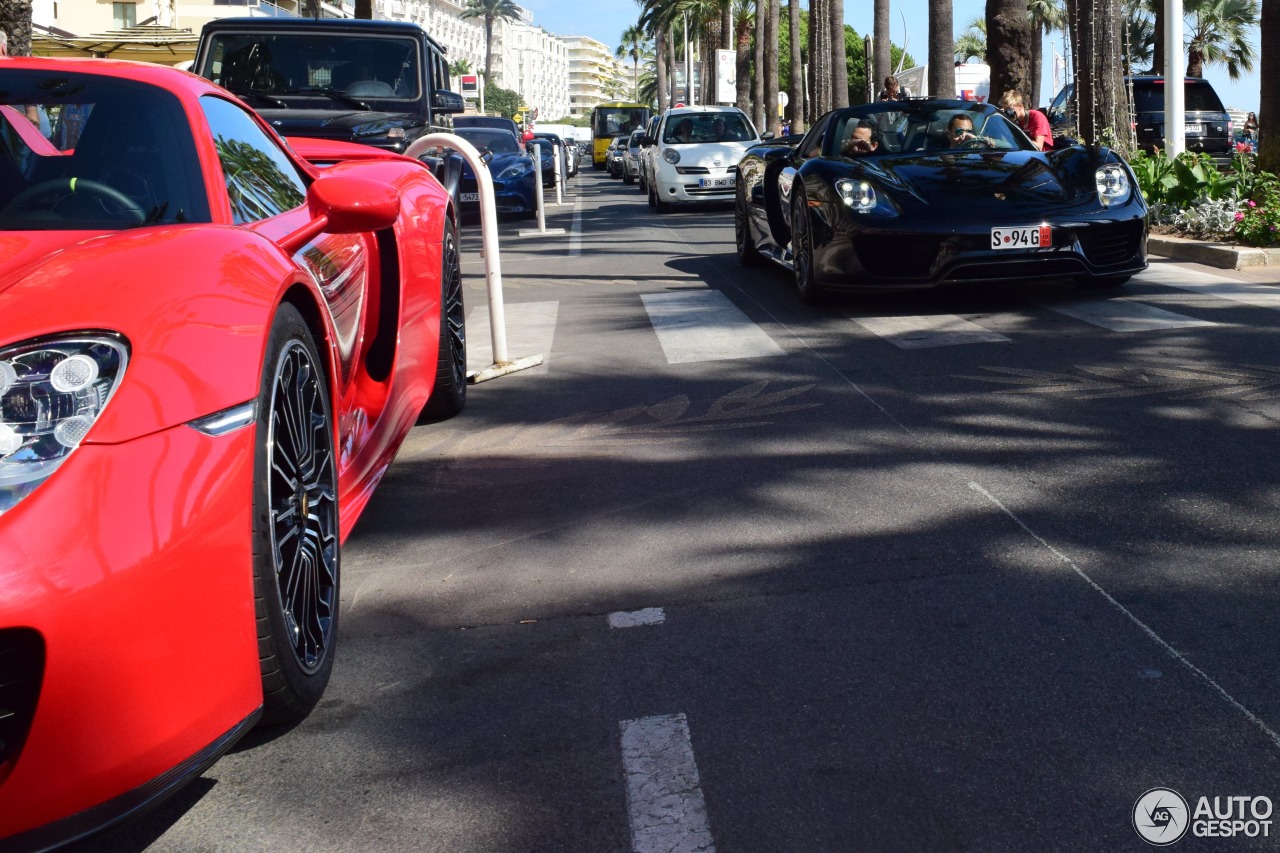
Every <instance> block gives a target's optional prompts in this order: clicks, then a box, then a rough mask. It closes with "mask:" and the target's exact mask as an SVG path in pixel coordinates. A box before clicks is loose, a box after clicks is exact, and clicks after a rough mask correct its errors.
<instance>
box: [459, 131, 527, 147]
mask: <svg viewBox="0 0 1280 853" xmlns="http://www.w3.org/2000/svg"><path fill="white" fill-rule="evenodd" d="M453 132H454V133H456V134H458V136H461V137H462V138H463V139H465V140H467V141H468V142H470V143H471V144H472V145H474V146H475V147H476V148H477V149H478V150H480V151H486V150H487V151H490V152H492V153H494V154H519V153H520V143H518V142H516V138H515V136H513V135H512V134H511V133H510V132H509V131H505V130H498V129H496V128H495V129H489V128H481V127H455V128H454V129H453Z"/></svg>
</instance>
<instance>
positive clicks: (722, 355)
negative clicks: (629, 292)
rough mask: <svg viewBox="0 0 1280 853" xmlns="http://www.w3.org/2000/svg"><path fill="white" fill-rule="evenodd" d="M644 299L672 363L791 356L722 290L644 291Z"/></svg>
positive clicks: (654, 326) (663, 348) (669, 361)
mask: <svg viewBox="0 0 1280 853" xmlns="http://www.w3.org/2000/svg"><path fill="white" fill-rule="evenodd" d="M640 298H641V299H642V300H644V308H645V310H646V311H648V312H649V321H650V322H651V323H653V328H654V331H655V332H657V333H658V343H660V344H661V345H662V352H663V353H664V354H665V355H666V356H667V363H669V364H682V363H686V362H694V361H720V360H724V359H732V358H762V357H764V356H770V355H785V354H786V353H785V351H784V350H783V349H782V347H780V346H778V345H777V344H776V343H774V342H773V338H771V337H769V336H768V335H767V334H765V332H764V330H763V329H761V328H760V327H759V326H757V325H756V324H755V323H753V322H751V320H750V318H748V317H747V315H746V314H743V313H742V311H741V310H740V309H739V308H738V307H737V306H736V305H734V304H733V303H732V302H731V301H730V300H729V297H727V296H725V295H724V294H723V293H721V292H720V291H718V290H703V289H699V290H686V291H678V292H673V293H643V294H641V295H640Z"/></svg>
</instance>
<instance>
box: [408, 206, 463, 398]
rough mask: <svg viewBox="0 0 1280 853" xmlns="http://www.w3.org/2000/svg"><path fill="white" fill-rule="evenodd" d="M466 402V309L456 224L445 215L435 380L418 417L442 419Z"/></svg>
mask: <svg viewBox="0 0 1280 853" xmlns="http://www.w3.org/2000/svg"><path fill="white" fill-rule="evenodd" d="M466 405H467V311H466V306H465V305H464V304H463V299H462V261H461V259H460V257H459V249H458V228H457V226H456V225H454V223H453V220H451V219H446V220H445V225H444V238H443V240H442V241H441V246H440V344H439V349H438V350H437V354H436V381H435V387H434V388H432V390H431V397H430V398H428V400H427V405H426V407H425V408H423V410H422V418H421V419H420V420H419V422H420V423H421V422H422V421H442V420H446V419H448V418H452V417H454V416H455V415H458V414H459V413H461V412H462V409H463V408H464V407H465V406H466Z"/></svg>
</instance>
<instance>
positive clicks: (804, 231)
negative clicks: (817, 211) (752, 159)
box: [791, 181, 822, 305]
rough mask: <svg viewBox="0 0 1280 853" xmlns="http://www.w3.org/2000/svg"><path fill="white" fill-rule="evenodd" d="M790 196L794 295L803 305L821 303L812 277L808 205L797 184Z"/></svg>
mask: <svg viewBox="0 0 1280 853" xmlns="http://www.w3.org/2000/svg"><path fill="white" fill-rule="evenodd" d="M793 186H794V187H795V190H794V191H793V192H792V194H791V250H792V253H793V255H794V257H793V259H792V265H793V266H794V267H795V273H796V293H798V294H799V295H800V301H801V302H803V303H804V304H805V305H816V304H817V303H818V302H820V301H822V288H820V287H819V286H818V282H817V281H816V280H815V278H814V275H813V223H812V221H810V219H809V204H808V202H806V201H805V198H804V191H803V190H801V189H800V186H799V182H798V181H797V182H796V183H795V184H794V185H793Z"/></svg>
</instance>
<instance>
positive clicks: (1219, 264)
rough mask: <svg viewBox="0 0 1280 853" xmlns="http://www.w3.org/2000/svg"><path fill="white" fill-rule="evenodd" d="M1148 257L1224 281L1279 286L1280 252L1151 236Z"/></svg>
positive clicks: (1152, 260)
mask: <svg viewBox="0 0 1280 853" xmlns="http://www.w3.org/2000/svg"><path fill="white" fill-rule="evenodd" d="M1147 254H1148V255H1149V256H1150V259H1151V262H1152V263H1153V264H1155V263H1163V262H1176V263H1179V264H1183V265H1185V266H1188V267H1191V268H1192V269H1196V270H1199V271H1201V272H1208V273H1213V274H1215V275H1220V276H1223V277H1225V278H1234V279H1237V280H1239V281H1248V282H1253V283H1254V284H1271V285H1276V286H1277V287H1280V249H1252V248H1249V247H1246V246H1236V245H1233V244H1228V243H1205V242H1202V241H1198V240H1188V239H1185V238H1181V237H1171V236H1169V235H1165V234H1152V235H1151V236H1150V237H1149V239H1148V241H1147Z"/></svg>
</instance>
